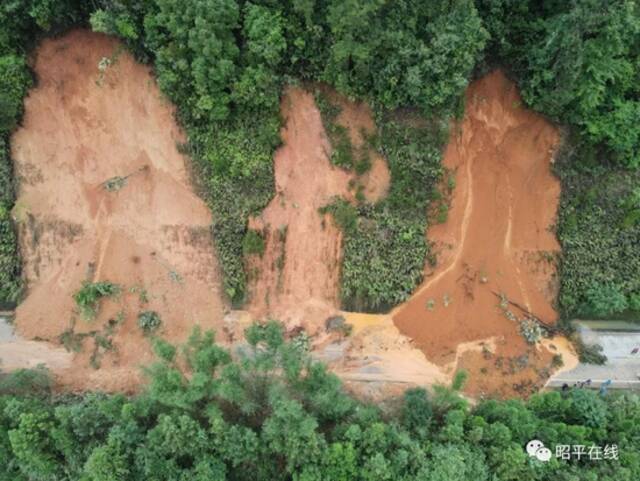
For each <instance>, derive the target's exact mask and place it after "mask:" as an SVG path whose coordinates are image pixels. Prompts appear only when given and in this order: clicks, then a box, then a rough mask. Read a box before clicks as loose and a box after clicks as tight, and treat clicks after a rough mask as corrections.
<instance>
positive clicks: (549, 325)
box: [491, 291, 558, 334]
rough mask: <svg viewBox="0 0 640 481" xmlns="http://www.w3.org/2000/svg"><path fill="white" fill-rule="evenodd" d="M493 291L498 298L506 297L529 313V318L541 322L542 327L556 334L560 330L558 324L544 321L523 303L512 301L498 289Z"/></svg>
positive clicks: (509, 301)
mask: <svg viewBox="0 0 640 481" xmlns="http://www.w3.org/2000/svg"><path fill="white" fill-rule="evenodd" d="M491 292H492V293H493V295H494V296H496V297H497V298H498V299H500V300H503V299H504V300H506V301H507V302H508V303H509V304H511V305H512V306H513V307H516V308H518V309H520V310H521V311H522V312H523V313H524V314H526V315H527V317H529V319H532V320H533V321H535V322H537V323H538V324H540V325H541V326H542V327H544V328H545V329H546V330H547V331H549V332H550V333H552V334H554V333H556V332H558V328H557V327H556V326H554V325H551V324H548V323H546V322H544V321H543V320H542V319H540V318H539V317H538V316H536V315H535V314H534V313H533V312H531V311H530V310H529V309H527V308H526V307H524V306H523V305H522V304H519V303H517V302H515V301H512V300H511V299H509V298H508V297H507V296H505V295H504V294H500V293H499V292H496V291H491Z"/></svg>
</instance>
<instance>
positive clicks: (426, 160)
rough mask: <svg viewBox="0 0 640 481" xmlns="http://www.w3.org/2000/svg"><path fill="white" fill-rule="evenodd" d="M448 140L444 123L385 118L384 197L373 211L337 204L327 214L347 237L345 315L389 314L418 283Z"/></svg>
mask: <svg viewBox="0 0 640 481" xmlns="http://www.w3.org/2000/svg"><path fill="white" fill-rule="evenodd" d="M416 124H418V125H416ZM446 138H447V125H446V121H436V122H433V123H430V124H428V123H425V122H422V123H418V122H410V121H409V120H408V119H401V118H395V117H386V118H383V119H382V122H381V127H380V142H381V145H382V151H383V154H384V155H385V157H386V159H387V162H388V164H389V169H390V171H391V187H390V190H389V193H388V195H387V197H386V198H385V199H382V200H381V201H380V202H378V203H377V204H375V205H371V204H361V205H359V206H358V207H357V208H356V207H352V206H350V205H349V204H348V203H347V202H346V201H338V202H337V203H336V202H334V203H333V204H332V206H331V207H330V208H329V211H330V212H332V213H333V214H334V218H335V219H336V222H337V224H338V225H339V226H340V227H341V228H342V229H343V231H344V234H345V241H344V261H343V265H342V288H341V294H342V303H343V305H344V306H345V307H346V308H347V309H356V310H366V311H377V310H384V309H388V308H390V307H392V306H394V305H396V304H398V303H400V302H402V301H404V300H405V299H406V298H407V297H409V295H410V294H411V292H413V290H414V289H415V287H416V286H417V285H418V284H419V283H420V282H421V281H422V276H423V268H424V262H425V259H426V258H427V256H428V255H429V246H428V245H427V243H426V241H425V236H424V233H425V230H426V228H427V210H428V207H429V202H430V200H431V192H433V190H434V187H435V185H436V184H437V182H438V181H439V180H440V178H441V176H442V167H441V165H440V159H441V155H442V154H441V152H442V146H443V144H444V142H445V141H446ZM354 211H357V217H356V216H355V213H356V212H354Z"/></svg>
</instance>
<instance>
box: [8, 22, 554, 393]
mask: <svg viewBox="0 0 640 481" xmlns="http://www.w3.org/2000/svg"><path fill="white" fill-rule="evenodd" d="M103 59H110V62H105V61H104V60H103ZM101 63H102V65H103V66H106V68H103V69H102V70H101V69H100V68H99V64H101ZM34 68H35V71H36V74H37V77H38V85H37V87H36V88H34V89H33V90H32V91H31V92H30V94H29V97H28V98H27V100H26V104H25V118H24V122H23V126H22V127H21V128H20V129H19V130H18V131H17V132H16V133H15V135H14V137H13V139H12V154H13V158H14V159H15V162H16V173H17V176H18V180H19V191H18V200H17V203H16V207H15V209H14V212H13V214H14V217H15V218H16V220H17V222H18V226H19V238H20V247H21V251H22V256H23V264H24V274H25V278H26V281H27V287H28V296H27V297H26V299H25V301H24V302H23V303H22V304H21V305H20V306H19V308H18V310H17V313H16V321H15V322H16V326H17V329H18V332H19V333H20V334H21V335H22V336H23V337H25V338H27V339H34V338H39V339H45V340H49V341H52V342H54V343H59V342H60V341H59V336H60V335H61V334H62V333H63V332H65V331H69V330H70V329H73V331H74V332H75V333H76V334H77V333H84V334H87V333H93V336H94V337H95V335H96V332H95V331H97V334H98V335H103V336H106V337H108V338H110V339H111V341H112V343H113V346H114V348H113V349H111V350H105V349H104V348H101V349H98V351H97V352H98V356H95V355H94V354H95V352H96V351H95V348H96V342H95V339H94V337H91V336H89V337H85V338H84V340H83V341H82V349H81V350H80V352H78V353H77V354H75V355H74V359H73V360H72V362H71V364H72V368H66V367H64V366H67V365H68V363H69V361H68V359H67V358H66V357H65V356H64V353H59V352H58V353H57V354H56V356H57V357H55V359H54V360H55V361H56V362H57V363H58V364H57V366H58V371H57V372H58V375H59V379H60V381H61V382H62V384H63V385H66V386H67V387H70V388H72V389H106V390H121V391H131V390H133V389H135V388H136V387H137V386H138V385H139V382H140V370H139V366H140V365H142V364H146V363H148V362H149V361H150V360H151V359H152V358H153V356H152V354H151V349H150V346H149V343H148V341H147V339H146V338H145V337H144V336H143V334H142V332H141V330H140V328H139V327H138V326H137V315H138V313H139V312H141V311H144V310H154V311H157V312H158V313H159V314H160V316H161V318H162V320H163V326H162V328H161V331H160V334H161V335H162V336H163V337H166V338H168V339H169V340H173V341H179V340H182V339H184V338H185V337H186V336H187V335H188V333H189V332H190V331H191V328H192V327H193V326H194V325H201V326H203V327H205V328H215V329H216V330H217V331H218V332H221V331H225V330H227V331H228V332H233V333H234V335H235V336H236V337H238V336H239V335H240V330H241V329H240V327H241V326H244V325H247V324H248V323H249V322H250V320H251V318H254V319H264V318H276V319H281V320H283V321H285V322H286V323H288V324H289V325H290V327H292V326H297V325H300V324H302V325H303V326H304V327H306V328H307V330H308V331H309V333H310V334H319V335H318V336H317V337H316V341H315V345H316V347H317V348H318V351H317V352H316V354H317V355H318V356H319V357H321V358H326V359H328V360H329V361H328V362H330V364H331V365H332V367H333V368H334V369H335V370H336V372H338V373H340V374H341V375H342V376H343V377H344V378H345V379H346V380H347V381H348V382H351V383H362V382H363V381H364V382H365V384H367V385H370V386H373V385H375V386H378V384H377V383H387V382H390V383H396V384H394V385H400V386H404V385H406V384H412V383H415V384H429V383H433V382H446V380H447V379H450V376H451V375H452V373H453V370H454V369H456V368H465V369H467V370H468V371H469V372H470V374H471V376H470V381H469V384H468V387H467V392H468V393H469V394H472V395H475V396H483V395H499V396H505V395H510V394H514V393H517V394H527V393H528V392H531V390H533V389H535V388H536V387H538V386H539V385H541V384H542V382H543V381H544V380H545V378H546V377H547V376H548V371H549V370H550V362H551V358H552V355H553V354H554V353H555V352H554V351H553V349H552V350H548V349H547V347H545V346H548V345H549V343H548V342H547V343H545V344H536V345H533V346H531V345H528V344H527V343H526V342H525V341H524V339H523V338H522V336H521V334H520V333H519V327H518V324H517V323H516V322H514V321H512V320H509V319H507V317H506V316H505V313H504V312H503V309H501V308H500V307H499V306H498V305H499V299H498V298H497V297H496V295H495V294H496V293H499V294H504V295H506V296H507V297H508V298H509V299H510V300H511V301H514V302H516V303H519V304H521V305H522V306H525V307H526V308H527V309H529V310H530V311H531V312H533V313H535V314H536V315H537V316H539V317H540V318H541V319H542V320H543V321H545V322H549V323H553V322H555V319H556V313H555V311H554V309H553V305H552V301H553V298H554V296H555V266H554V262H553V257H554V255H555V254H556V253H557V252H558V250H559V246H558V244H557V242H556V239H555V237H554V235H553V234H552V233H551V232H550V230H549V227H550V226H551V225H552V224H553V221H554V218H555V212H556V207H557V202H558V197H559V192H560V186H559V183H558V181H557V180H556V179H555V178H554V177H553V175H552V174H551V171H550V163H551V162H552V160H553V159H552V157H553V151H554V148H555V146H556V144H557V142H558V134H557V132H556V130H555V129H554V128H553V126H551V125H550V124H549V123H548V122H547V121H545V120H544V119H543V118H542V117H540V116H538V115H536V114H534V113H532V112H529V111H527V110H525V109H524V108H523V107H522V106H521V102H520V98H519V96H518V93H517V91H516V88H515V86H514V85H513V84H512V83H511V82H509V81H508V80H507V79H506V78H505V77H504V75H503V74H501V73H500V72H494V73H493V74H490V75H489V76H487V77H485V78H483V79H482V80H480V81H477V82H475V83H474V84H473V85H472V86H471V87H470V88H469V89H468V92H467V109H466V113H465V117H464V120H463V121H462V124H461V125H460V126H459V127H458V128H457V129H455V130H454V132H453V133H452V135H451V141H450V144H449V146H448V148H447V151H446V154H445V160H444V163H445V166H446V167H447V168H448V169H450V170H451V171H452V174H453V176H454V177H455V181H456V187H455V189H454V190H453V199H452V203H451V208H450V211H449V217H448V220H447V222H445V223H444V224H440V225H435V226H433V227H431V228H430V229H429V232H428V238H429V240H430V241H432V242H433V243H434V249H435V250H436V252H437V255H438V266H437V267H436V268H435V270H433V271H430V270H429V268H426V269H427V272H426V277H425V282H424V283H423V285H422V286H421V287H420V288H419V289H418V291H417V292H416V293H415V294H414V296H413V297H412V298H411V299H410V300H409V301H408V302H407V303H405V304H403V305H401V306H399V307H398V308H396V309H395V310H394V311H393V312H392V313H390V314H388V315H379V316H372V315H361V314H358V313H344V314H345V316H346V318H347V321H348V322H350V323H351V324H352V325H353V328H354V329H353V334H352V336H351V337H350V338H347V339H342V340H341V341H340V342H338V343H337V344H336V343H335V342H334V341H335V339H333V338H332V336H331V335H328V334H325V333H324V329H323V328H324V320H325V319H326V318H327V317H328V316H330V315H334V314H336V313H338V312H339V281H340V279H339V275H340V262H341V250H342V246H341V243H342V236H341V233H340V231H339V229H338V228H337V227H336V226H335V225H334V222H333V220H332V219H331V217H330V216H329V215H322V214H320V212H319V209H320V208H321V207H323V206H325V205H327V204H328V203H329V202H330V201H331V200H332V198H333V197H336V196H340V197H343V198H346V199H348V200H350V201H353V199H354V194H355V191H356V188H357V186H358V185H359V184H360V185H362V186H363V192H364V194H365V196H366V198H367V199H368V200H369V201H371V202H375V201H377V200H379V199H381V198H383V197H384V196H385V195H386V192H387V190H388V186H389V180H390V179H389V171H388V168H387V165H386V162H385V160H384V159H383V158H382V157H381V156H379V155H378V154H376V153H375V152H373V151H371V155H372V167H371V169H370V171H369V172H368V173H367V174H365V175H363V176H361V177H359V178H357V177H356V176H355V174H354V173H351V172H347V171H345V170H342V169H339V168H337V167H335V166H333V165H332V164H331V161H330V157H331V145H330V143H329V141H328V139H327V136H326V134H325V132H324V128H323V125H322V120H321V117H320V113H319V111H318V109H317V107H316V105H315V103H314V100H313V96H312V95H311V94H310V93H308V92H306V91H304V90H302V89H300V88H289V89H288V90H287V91H286V92H285V95H284V96H283V98H282V102H281V109H282V114H283V117H284V119H285V126H284V127H283V129H282V132H281V135H282V140H283V146H282V147H281V148H280V149H279V150H278V151H277V152H276V154H275V157H274V170H275V183H276V195H275V197H274V198H273V199H272V201H271V202H270V203H269V205H268V206H267V208H266V209H265V210H264V211H263V212H262V213H261V215H259V216H257V217H256V218H253V219H251V220H250V227H251V228H254V229H259V230H261V231H262V232H263V234H264V235H265V239H266V243H265V252H264V254H263V255H262V256H257V255H254V256H252V257H251V258H250V259H249V260H248V267H249V271H250V280H249V284H250V286H249V287H250V302H249V305H248V311H249V314H247V313H242V312H239V311H238V312H233V313H231V314H230V315H227V316H226V323H225V320H224V319H225V306H224V304H223V302H222V300H221V294H220V282H219V278H218V266H217V261H216V258H215V255H214V250H213V246H212V239H211V234H210V225H211V214H210V212H209V211H208V209H207V207H206V205H205V204H204V203H203V202H202V200H201V199H200V198H198V197H197V196H196V195H195V194H194V193H193V191H192V188H191V186H190V183H189V179H188V164H187V162H188V160H187V159H185V158H184V157H183V156H182V155H181V154H180V153H179V152H178V148H177V144H178V143H180V142H183V141H184V140H185V138H184V135H183V134H182V132H181V131H180V129H179V128H178V127H177V125H176V123H175V121H174V118H173V109H172V107H171V106H170V105H169V103H168V102H167V101H166V100H164V99H163V97H162V95H161V94H160V92H159V90H158V88H157V86H156V84H155V81H154V79H153V77H152V75H151V72H150V70H149V69H148V68H146V67H144V66H141V65H139V64H136V63H135V61H134V60H133V59H132V58H131V56H130V55H128V54H127V53H126V52H125V51H124V50H123V49H122V47H121V46H120V45H119V44H118V43H117V42H116V41H115V40H113V39H110V38H108V37H106V36H102V35H98V34H94V33H90V32H86V31H74V32H71V33H70V34H68V35H65V36H64V37H62V38H60V39H55V40H46V41H44V42H43V44H42V45H41V47H40V48H39V49H38V51H37V55H36V57H35V62H34ZM329 94H330V95H331V96H332V99H333V100H334V101H336V102H338V103H339V104H340V107H341V108H342V111H341V114H340V115H339V117H338V122H339V123H341V124H342V125H344V126H346V127H347V128H348V130H349V134H350V137H351V141H352V143H353V145H354V146H355V148H361V147H362V146H363V144H364V142H365V139H364V136H363V132H364V133H368V134H370V133H373V132H374V131H375V124H374V122H373V120H372V115H371V111H370V109H369V108H368V107H367V106H366V105H365V104H362V103H360V104H355V103H352V102H348V101H346V100H345V99H343V98H341V97H339V96H337V95H335V94H333V93H330V92H329ZM116 176H121V177H126V180H125V181H124V182H123V183H122V185H118V186H117V187H116V188H115V189H112V190H109V189H107V188H105V182H106V181H108V180H110V179H113V178H115V177H116ZM85 280H88V281H106V280H108V281H111V282H115V283H117V284H119V285H121V286H122V292H121V294H120V295H119V296H118V297H116V298H113V299H107V300H105V301H103V302H102V304H101V308H100V311H99V314H98V316H97V318H96V319H95V320H94V321H92V322H87V321H86V320H85V319H83V318H82V317H81V316H80V315H79V313H78V312H77V308H76V306H75V303H74V301H73V298H72V296H73V293H74V292H75V291H77V290H78V289H79V288H80V286H81V285H82V282H83V281H85ZM513 311H514V312H515V313H516V314H521V313H520V312H519V311H518V310H517V309H515V308H513ZM391 318H393V322H392V320H391ZM109 320H112V321H116V322H115V325H114V326H112V328H109V327H108V325H109ZM394 323H395V325H394ZM398 330H399V331H400V332H398ZM405 336H406V337H405ZM409 338H410V339H412V341H410V340H409ZM21 342H22V341H21ZM16 346H17V345H16ZM16 346H9V347H7V348H12V349H13V348H17V349H19V351H20V353H21V354H20V355H21V356H22V357H25V352H32V351H31V349H32V348H34V349H35V347H37V346H35V347H34V346H31V344H29V343H28V342H27V343H26V344H24V345H22V344H21V345H20V346H17V347H16ZM416 347H417V348H418V349H420V351H422V352H420V351H418V350H416V349H415V348H416ZM23 348H24V349H27V351H24V350H23ZM36 351H37V349H36ZM36 351H33V352H36ZM559 352H560V351H559ZM42 356H44V354H42ZM92 356H93V358H94V364H95V362H96V360H97V362H98V363H99V364H100V369H97V370H96V369H94V367H91V358H92ZM336 356H337V357H336ZM28 357H29V356H26V358H28ZM58 357H59V359H58ZM27 360H28V359H27ZM432 362H433V363H435V364H432ZM54 364H55V363H54ZM371 383H373V384H371ZM398 383H399V384H398ZM376 389H377V387H376Z"/></svg>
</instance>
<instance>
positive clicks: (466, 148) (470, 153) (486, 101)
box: [392, 71, 560, 393]
mask: <svg viewBox="0 0 640 481" xmlns="http://www.w3.org/2000/svg"><path fill="white" fill-rule="evenodd" d="M558 140H559V138H558V133H557V131H556V130H555V128H554V127H553V126H552V125H551V124H549V123H548V122H547V121H546V120H545V119H543V118H542V117H541V116H539V115H537V114H535V113H533V112H530V111H528V110H526V109H525V108H524V107H523V106H522V103H521V100H520V97H519V95H518V92H517V90H516V87H515V86H514V85H513V84H512V83H511V82H510V81H509V80H507V79H506V78H505V77H504V75H503V74H502V73H501V72H499V71H496V72H493V73H492V74H490V75H488V76H486V77H484V78H483V79H481V80H479V81H477V82H475V83H473V84H472V85H471V86H470V87H469V89H468V90H467V93H466V111H465V116H464V119H463V121H462V124H461V125H460V126H459V127H457V128H455V129H454V130H453V132H452V134H451V139H450V142H449V145H448V147H447V150H446V153H445V158H444V164H445V167H446V168H447V169H450V170H451V171H453V172H454V173H455V183H456V186H455V189H454V193H453V199H452V203H451V206H450V211H449V216H448V219H447V221H446V222H445V223H444V224H440V225H434V226H432V227H431V228H430V229H429V232H428V238H429V240H430V241H431V242H433V244H434V249H435V251H436V253H437V256H438V263H437V267H436V268H435V270H434V271H433V272H427V273H426V276H425V281H424V283H423V285H422V286H421V287H420V288H419V289H418V291H417V292H416V293H415V294H414V296H413V297H412V298H411V299H410V300H409V301H408V302H407V303H406V304H404V305H402V306H399V307H398V308H397V309H396V310H395V311H394V312H393V313H392V314H393V317H394V321H395V323H396V325H397V326H398V328H399V329H400V331H401V332H402V333H403V334H405V335H407V336H409V337H410V338H412V339H413V340H414V344H415V345H416V347H418V348H420V349H421V350H422V351H423V352H424V353H425V354H426V356H427V358H428V359H430V360H431V361H433V362H436V363H438V364H440V365H445V364H447V363H451V362H452V361H454V360H457V361H458V367H465V368H467V369H468V370H469V371H470V372H471V374H472V376H471V384H472V386H471V387H470V389H471V391H475V392H477V393H482V392H496V391H498V392H504V391H505V390H507V391H508V390H510V389H512V388H513V389H515V390H516V391H525V392H526V391H530V390H532V389H533V388H534V387H535V386H537V385H539V384H540V383H541V382H542V381H543V380H544V379H543V378H544V377H545V376H544V374H545V373H544V371H542V369H544V368H550V367H549V358H550V354H549V352H548V351H547V350H546V349H544V348H542V347H540V346H537V348H536V347H533V346H530V345H527V343H526V341H525V340H524V338H523V336H522V335H521V333H520V325H519V322H518V321H517V320H514V319H509V318H508V317H509V315H508V312H506V311H507V310H508V311H512V313H513V314H514V315H516V316H518V317H522V316H523V311H522V310H521V309H518V308H516V307H514V305H513V304H507V303H505V302H504V301H503V302H502V306H501V305H500V304H501V299H500V297H499V296H500V295H504V296H506V299H508V300H509V301H513V302H515V303H517V304H518V305H520V306H522V307H524V308H525V309H526V310H529V311H530V312H532V313H534V314H535V315H536V316H537V317H539V318H540V319H541V320H543V321H545V322H547V323H554V322H555V321H556V313H555V311H554V309H553V305H552V302H553V299H554V296H555V290H556V288H555V267H554V266H555V263H554V257H555V254H556V253H557V252H558V251H559V245H558V243H557V240H556V238H555V236H554V234H553V233H552V232H551V230H550V226H551V225H552V224H553V222H554V220H555V215H556V208H557V204H558V199H559V194H560V185H559V182H558V180H557V179H556V178H555V177H554V176H553V175H552V173H551V169H550V165H551V162H552V161H553V152H554V149H555V147H556V145H557V143H558ZM483 340H484V344H480V345H479V347H480V348H479V349H475V350H469V351H467V352H466V353H463V352H461V350H460V349H459V346H460V345H461V344H462V343H471V342H475V341H483ZM496 371H500V372H501V375H496Z"/></svg>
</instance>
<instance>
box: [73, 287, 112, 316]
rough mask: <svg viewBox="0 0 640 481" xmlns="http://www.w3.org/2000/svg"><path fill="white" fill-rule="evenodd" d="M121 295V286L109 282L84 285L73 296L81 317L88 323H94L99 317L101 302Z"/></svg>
mask: <svg viewBox="0 0 640 481" xmlns="http://www.w3.org/2000/svg"><path fill="white" fill-rule="evenodd" d="M118 294H120V286H118V285H117V284H114V283H112V282H109V281H100V282H88V281H85V282H83V283H82V287H81V288H80V289H79V290H78V291H77V292H76V293H75V294H74V295H73V300H74V301H76V306H78V309H79V310H80V315H81V316H82V317H83V318H84V319H85V320H86V321H92V320H94V319H95V318H96V316H97V315H98V310H99V309H100V301H101V300H102V299H103V298H104V297H112V296H116V295H118Z"/></svg>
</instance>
